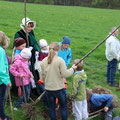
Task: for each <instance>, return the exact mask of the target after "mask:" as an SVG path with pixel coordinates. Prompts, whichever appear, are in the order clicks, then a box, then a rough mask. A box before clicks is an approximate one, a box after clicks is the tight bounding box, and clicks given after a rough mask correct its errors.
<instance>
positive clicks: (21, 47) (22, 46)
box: [16, 43, 26, 50]
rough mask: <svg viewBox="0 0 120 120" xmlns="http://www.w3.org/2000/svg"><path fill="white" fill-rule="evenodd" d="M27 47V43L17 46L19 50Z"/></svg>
mask: <svg viewBox="0 0 120 120" xmlns="http://www.w3.org/2000/svg"><path fill="white" fill-rule="evenodd" d="M25 47H26V43H24V44H22V45H20V46H18V47H16V48H17V49H18V50H23V49H24V48H25Z"/></svg>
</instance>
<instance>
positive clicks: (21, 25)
mask: <svg viewBox="0 0 120 120" xmlns="http://www.w3.org/2000/svg"><path fill="white" fill-rule="evenodd" d="M30 22H32V23H33V24H34V26H33V29H34V28H35V26H36V22H35V21H31V20H30V19H29V18H28V17H26V26H28V24H29V23H30ZM20 27H21V28H22V29H24V28H25V18H23V19H22V24H20Z"/></svg>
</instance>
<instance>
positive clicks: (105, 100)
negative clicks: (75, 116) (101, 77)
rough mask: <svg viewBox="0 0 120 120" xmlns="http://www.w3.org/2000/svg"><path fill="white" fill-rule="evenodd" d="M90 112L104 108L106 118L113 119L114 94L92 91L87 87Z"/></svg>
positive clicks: (105, 119) (106, 119)
mask: <svg viewBox="0 0 120 120" xmlns="http://www.w3.org/2000/svg"><path fill="white" fill-rule="evenodd" d="M86 93H87V102H88V110H89V113H92V112H95V111H97V110H100V109H102V108H103V109H104V113H105V114H104V120H112V114H113V104H112V99H113V96H112V95H109V94H96V93H92V91H91V90H90V89H88V88H87V89H86Z"/></svg>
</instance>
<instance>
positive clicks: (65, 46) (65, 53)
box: [58, 36, 72, 67]
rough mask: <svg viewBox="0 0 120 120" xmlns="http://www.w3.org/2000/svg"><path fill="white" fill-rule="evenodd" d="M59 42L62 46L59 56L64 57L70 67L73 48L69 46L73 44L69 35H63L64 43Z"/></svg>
mask: <svg viewBox="0 0 120 120" xmlns="http://www.w3.org/2000/svg"><path fill="white" fill-rule="evenodd" d="M58 44H59V46H60V49H59V52H58V56H59V57H61V58H63V60H64V61H65V64H66V66H67V67H68V65H69V64H70V61H71V58H72V55H71V48H70V47H69V45H70V44H71V40H70V38H69V37H68V36H65V37H63V40H62V43H61V42H59V43H58Z"/></svg>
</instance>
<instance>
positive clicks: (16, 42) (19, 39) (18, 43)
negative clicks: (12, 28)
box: [14, 37, 26, 47]
mask: <svg viewBox="0 0 120 120" xmlns="http://www.w3.org/2000/svg"><path fill="white" fill-rule="evenodd" d="M14 43H15V47H19V46H20V45H22V44H24V43H26V41H25V40H24V39H23V38H21V37H19V38H16V39H15V40H14Z"/></svg>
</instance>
